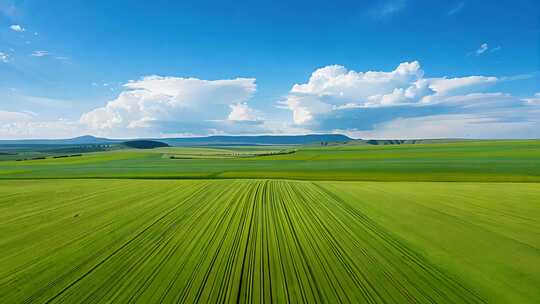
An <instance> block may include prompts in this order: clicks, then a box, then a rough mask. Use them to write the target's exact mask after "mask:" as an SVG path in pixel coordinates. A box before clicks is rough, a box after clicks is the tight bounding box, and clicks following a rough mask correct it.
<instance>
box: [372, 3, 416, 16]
mask: <svg viewBox="0 0 540 304" xmlns="http://www.w3.org/2000/svg"><path fill="white" fill-rule="evenodd" d="M406 4H407V3H406V1H405V0H387V1H384V2H383V3H382V4H381V5H379V6H377V7H375V8H373V9H372V10H371V11H370V15H371V16H372V17H374V18H377V19H379V18H389V17H392V16H393V15H395V14H396V13H398V12H400V11H401V10H403V9H404V8H405V6H406Z"/></svg>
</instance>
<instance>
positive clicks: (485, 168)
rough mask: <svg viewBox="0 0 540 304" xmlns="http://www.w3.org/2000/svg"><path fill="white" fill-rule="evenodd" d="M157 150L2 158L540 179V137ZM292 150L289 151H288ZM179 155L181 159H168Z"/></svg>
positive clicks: (360, 176)
mask: <svg viewBox="0 0 540 304" xmlns="http://www.w3.org/2000/svg"><path fill="white" fill-rule="evenodd" d="M283 149H287V148H286V147H272V146H270V147H235V148H231V147H230V148H160V149H154V150H120V151H113V152H97V153H87V154H83V156H82V157H68V158H59V159H52V158H48V159H43V160H29V161H20V162H17V161H0V179H3V178H7V179H13V178H19V179H22V178H175V179H178V178H191V179H192V178H213V179H214V178H278V179H279V178H283V179H301V180H363V181H483V182H484V181H494V182H495V181H497V182H540V140H528V141H481V142H457V143H443V144H417V145H393V146H392V145H390V146H370V145H364V146H347V145H344V146H335V147H324V148H321V147H294V149H296V150H297V151H296V153H292V154H282V155H275V156H259V157H257V156H255V157H238V156H253V155H256V154H257V153H268V152H271V151H274V152H277V151H280V150H283ZM289 149H291V148H289ZM170 156H177V157H178V158H179V159H171V158H170Z"/></svg>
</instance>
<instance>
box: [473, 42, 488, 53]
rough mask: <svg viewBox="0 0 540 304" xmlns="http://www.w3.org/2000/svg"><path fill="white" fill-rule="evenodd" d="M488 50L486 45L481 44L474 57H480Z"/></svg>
mask: <svg viewBox="0 0 540 304" xmlns="http://www.w3.org/2000/svg"><path fill="white" fill-rule="evenodd" d="M488 49H489V46H488V44H487V43H482V44H481V45H480V47H479V48H478V49H477V50H476V56H480V55H482V54H484V53H485V52H486V51H487V50H488Z"/></svg>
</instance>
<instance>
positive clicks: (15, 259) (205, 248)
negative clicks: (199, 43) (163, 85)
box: [0, 180, 540, 303]
mask: <svg viewBox="0 0 540 304" xmlns="http://www.w3.org/2000/svg"><path fill="white" fill-rule="evenodd" d="M0 193H1V198H0V210H1V212H0V222H1V223H2V225H1V227H0V235H2V236H3V237H2V239H1V241H0V249H1V252H2V256H1V257H0V291H1V292H0V302H2V303H23V302H24V303H44V302H64V303H86V302H88V303H95V302H105V301H113V302H130V301H137V302H140V303H155V302H159V301H165V302H186V303H192V302H194V301H199V302H202V303H213V302H218V301H220V302H221V301H225V302H236V301H240V302H261V301H263V300H265V301H273V302H285V301H291V302H301V301H305V302H328V303H337V302H352V303H359V302H368V303H369V302H373V303H406V302H407V303H411V302H415V303H485V302H489V303H535V302H537V301H538V300H539V299H540V295H539V291H538V286H540V276H539V274H540V263H539V261H540V238H539V236H540V223H539V222H538V218H539V216H540V205H539V203H538V202H540V187H538V185H537V184H533V183H529V184H500V183H495V184H494V183H377V182H302V181H277V180H275V181H269V180H236V181H232V180H225V181H132V180H116V181H113V180H63V181H61V182H58V181H40V182H35V181H23V182H21V181H10V182H8V181H5V182H2V183H1V186H0Z"/></svg>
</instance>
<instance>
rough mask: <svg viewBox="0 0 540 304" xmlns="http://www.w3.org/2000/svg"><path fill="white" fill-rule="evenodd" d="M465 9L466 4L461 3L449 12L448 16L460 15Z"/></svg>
mask: <svg viewBox="0 0 540 304" xmlns="http://www.w3.org/2000/svg"><path fill="white" fill-rule="evenodd" d="M464 7H465V2H459V3H458V4H457V5H456V6H455V7H454V8H452V9H451V10H449V11H448V16H452V15H455V14H457V13H459V12H460V11H461V10H462V9H463V8H464Z"/></svg>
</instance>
